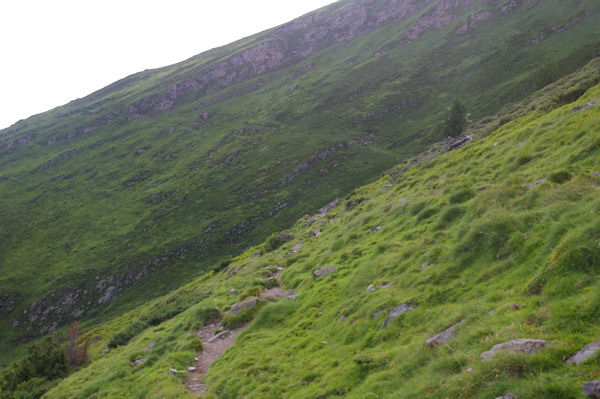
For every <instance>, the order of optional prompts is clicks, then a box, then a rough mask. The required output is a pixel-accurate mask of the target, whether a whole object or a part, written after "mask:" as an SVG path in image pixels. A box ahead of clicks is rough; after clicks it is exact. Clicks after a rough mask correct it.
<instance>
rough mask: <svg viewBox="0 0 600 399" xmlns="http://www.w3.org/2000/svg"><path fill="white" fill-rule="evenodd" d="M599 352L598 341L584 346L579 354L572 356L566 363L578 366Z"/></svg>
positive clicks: (599, 342)
mask: <svg viewBox="0 0 600 399" xmlns="http://www.w3.org/2000/svg"><path fill="white" fill-rule="evenodd" d="M599 350H600V341H596V342H592V343H591V344H589V345H586V346H584V347H583V348H582V349H581V350H580V351H579V352H577V353H576V354H574V355H573V357H571V358H570V359H569V360H567V363H570V364H579V363H581V362H585V361H586V360H588V359H589V358H591V357H593V356H594V355H595V354H596V353H598V351H599Z"/></svg>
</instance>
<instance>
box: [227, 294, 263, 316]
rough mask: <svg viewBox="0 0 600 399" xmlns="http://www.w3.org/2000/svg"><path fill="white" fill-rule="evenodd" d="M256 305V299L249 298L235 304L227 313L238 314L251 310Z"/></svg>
mask: <svg viewBox="0 0 600 399" xmlns="http://www.w3.org/2000/svg"><path fill="white" fill-rule="evenodd" d="M257 304H258V298H250V299H248V300H247V301H244V302H240V303H236V304H235V305H233V306H232V307H231V310H230V311H229V313H240V312H241V311H242V310H245V309H248V308H253V307H254V306H256V305H257Z"/></svg>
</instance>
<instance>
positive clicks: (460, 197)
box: [449, 188, 477, 204]
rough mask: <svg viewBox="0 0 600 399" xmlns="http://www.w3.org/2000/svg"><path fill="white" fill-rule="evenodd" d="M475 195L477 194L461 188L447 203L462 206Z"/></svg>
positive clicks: (471, 190)
mask: <svg viewBox="0 0 600 399" xmlns="http://www.w3.org/2000/svg"><path fill="white" fill-rule="evenodd" d="M476 194H477V193H476V192H475V190H473V189H472V188H461V189H459V190H456V191H455V192H454V193H452V195H451V196H450V199H449V202H450V203H451V204H462V203H463V202H466V201H468V200H470V199H471V198H473V197H475V195H476Z"/></svg>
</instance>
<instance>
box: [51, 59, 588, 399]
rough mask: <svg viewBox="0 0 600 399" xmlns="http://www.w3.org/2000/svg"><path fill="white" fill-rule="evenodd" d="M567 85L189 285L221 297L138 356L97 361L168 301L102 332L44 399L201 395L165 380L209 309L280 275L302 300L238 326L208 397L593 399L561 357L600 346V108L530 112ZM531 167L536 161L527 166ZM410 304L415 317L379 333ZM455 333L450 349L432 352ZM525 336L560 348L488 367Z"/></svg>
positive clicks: (138, 339) (152, 332) (188, 356)
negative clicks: (503, 347) (113, 339)
mask: <svg viewBox="0 0 600 399" xmlns="http://www.w3.org/2000/svg"><path fill="white" fill-rule="evenodd" d="M598 62H599V61H598V60H596V61H595V62H594V63H592V64H591V65H590V66H588V69H586V70H588V71H590V69H589V67H592V69H595V68H597V66H598ZM566 81H568V79H567V80H565V81H559V82H557V83H556V84H555V85H553V86H552V87H549V88H547V89H544V90H542V91H541V92H539V93H538V94H536V95H535V96H533V97H531V98H528V99H526V100H525V101H524V102H523V103H521V104H520V105H518V106H516V109H515V108H514V107H512V106H511V109H512V110H511V111H510V112H516V113H519V114H520V115H521V116H520V117H518V118H517V119H514V120H512V121H510V122H508V123H505V124H503V125H502V126H501V127H499V128H496V129H491V130H486V132H487V133H486V135H485V136H481V135H479V136H474V137H475V140H474V141H473V142H471V143H469V144H467V145H466V146H465V147H464V148H462V149H459V150H456V151H451V152H448V153H444V154H441V155H438V156H435V157H418V158H415V159H412V160H408V161H405V162H403V163H401V164H399V165H398V166H397V167H395V168H393V169H391V170H389V171H388V173H386V175H385V176H383V177H382V178H381V179H379V180H378V181H376V182H374V183H372V184H370V185H367V186H364V187H360V188H358V189H356V190H355V191H354V193H353V194H352V195H351V196H349V197H347V198H346V199H345V201H342V202H341V203H340V205H338V206H337V207H335V208H333V209H332V210H331V211H330V212H328V213H327V215H325V216H322V217H317V216H315V215H307V216H305V217H303V218H301V219H300V220H299V221H298V222H297V223H296V224H295V225H294V226H293V227H291V228H290V229H289V233H290V234H293V235H294V237H295V238H294V239H293V240H292V241H289V242H287V243H285V244H283V245H281V246H280V247H279V248H278V249H276V250H274V251H271V252H267V253H264V254H259V252H258V249H259V248H261V247H263V245H259V246H256V247H253V248H249V249H247V250H246V251H245V252H244V253H242V254H241V255H240V256H238V257H236V258H235V259H232V262H231V264H230V265H229V266H228V267H227V268H226V269H224V270H222V271H220V272H211V273H210V274H208V275H205V276H203V277H201V278H199V279H197V280H194V281H192V282H190V283H188V284H187V285H186V286H184V287H182V288H181V290H178V291H177V292H176V293H175V294H174V295H177V296H178V297H179V298H181V299H180V300H184V298H186V297H190V298H191V297H192V296H193V295H196V293H198V292H210V293H211V295H210V296H207V297H202V298H201V299H199V300H198V301H197V303H194V304H191V305H190V306H189V307H188V308H186V309H184V310H183V311H181V313H179V314H177V315H175V316H174V317H172V318H170V319H168V320H166V321H164V322H162V323H161V324H159V325H157V326H152V327H147V328H146V329H145V330H144V331H142V332H140V333H139V334H137V335H136V336H135V337H133V338H132V339H131V340H130V342H129V343H128V344H127V345H124V346H121V347H118V348H115V349H112V350H110V351H109V352H108V353H106V354H104V355H102V356H99V354H100V353H101V351H102V350H103V348H104V347H105V346H106V345H107V343H108V339H109V338H108V337H110V336H111V334H112V332H114V331H118V330H120V329H122V328H123V327H124V326H126V325H128V324H129V323H130V321H131V320H133V319H135V317H139V315H142V314H147V312H149V311H150V309H152V308H153V307H155V306H156V304H158V303H161V302H163V301H165V300H166V298H163V299H157V300H155V301H153V302H151V303H148V304H146V305H144V306H142V307H141V308H140V309H137V310H135V311H132V312H130V313H129V314H125V315H123V316H121V317H118V318H116V319H114V320H112V321H110V322H108V323H106V324H105V325H102V326H99V327H97V328H95V329H93V330H92V331H90V333H89V334H90V335H94V336H96V335H98V336H100V337H101V338H100V339H99V340H98V341H95V342H94V343H93V344H92V347H91V350H92V354H93V355H94V361H93V362H92V363H91V364H90V365H89V366H87V367H85V368H83V369H81V370H79V371H77V372H76V373H74V374H72V375H71V376H69V377H67V378H66V379H64V380H63V381H62V382H60V384H59V385H57V386H56V387H55V388H53V389H51V390H50V391H49V392H48V393H47V394H46V397H47V398H70V397H78V396H80V397H106V396H113V397H170V398H185V397H191V394H189V393H188V392H187V390H186V388H185V387H184V386H183V384H182V383H181V378H182V375H183V376H184V375H185V373H181V374H182V375H170V374H169V373H168V370H169V369H170V368H176V369H178V370H185V367H187V366H188V365H191V364H192V359H193V357H194V356H195V355H196V353H195V352H194V350H192V348H193V342H194V339H195V336H194V334H193V330H191V329H190V328H191V327H190V326H193V325H194V323H196V322H197V321H198V319H202V320H206V319H208V318H211V317H209V316H204V315H205V314H206V313H207V310H206V309H208V308H217V309H220V312H224V311H225V310H228V309H229V308H230V306H231V305H232V304H234V303H236V302H239V301H240V300H241V299H243V297H244V295H242V296H239V295H238V294H235V293H232V291H231V290H232V289H235V290H236V291H239V292H242V291H243V289H244V288H246V287H249V286H253V285H254V284H255V283H256V281H257V279H258V280H261V279H265V278H267V276H268V273H265V271H266V270H269V268H267V269H265V268H266V267H267V266H270V265H281V266H282V267H284V268H285V270H284V271H283V274H282V285H283V286H284V287H286V288H293V289H295V290H296V294H297V295H298V296H297V298H296V299H295V300H289V299H281V300H279V301H278V302H275V303H269V304H266V305H265V306H263V307H261V308H260V309H256V308H254V309H255V310H253V311H252V312H251V313H253V314H248V315H244V318H245V320H244V323H245V322H246V321H248V320H252V321H251V322H250V324H249V326H248V328H247V329H246V330H245V331H244V332H243V333H242V334H241V335H240V336H239V337H238V339H237V341H236V343H235V345H234V346H232V347H231V348H230V349H229V350H228V351H227V352H226V353H225V354H224V355H223V357H221V358H220V359H219V360H218V361H217V362H215V363H214V364H213V366H212V367H211V369H210V370H209V373H208V376H207V389H208V392H209V395H208V397H213V398H216V397H218V398H223V399H227V398H238V397H245V398H280V397H286V398H306V397H323V398H325V397H335V396H341V395H343V396H345V397H348V398H370V397H372V398H416V397H427V398H446V397H452V398H465V399H466V398H481V399H484V398H485V399H487V398H490V397H492V398H494V397H498V396H502V395H504V394H507V393H511V394H513V395H514V396H516V397H519V398H539V397H544V398H577V399H579V398H581V399H583V398H584V396H585V395H583V392H582V390H581V385H582V383H583V382H584V381H588V380H592V379H597V378H598V369H599V361H600V360H599V359H600V357H599V356H595V357H592V358H591V359H589V360H587V361H586V362H583V363H581V364H578V365H572V364H568V363H566V362H565V360H566V359H568V358H569V357H571V356H572V355H573V354H574V353H575V352H577V351H578V350H579V349H581V348H582V347H583V346H585V345H587V344H589V343H591V342H593V341H595V340H597V339H598V335H599V334H600V327H599V326H598V323H597V320H598V317H600V295H599V294H598V293H599V292H600V280H598V278H597V277H598V273H599V272H600V246H599V245H598V240H599V239H600V228H599V227H598V226H600V197H599V196H598V190H600V173H599V172H600V170H598V165H600V152H599V150H600V146H599V145H598V143H599V141H598V140H599V137H600V106H595V107H592V108H588V109H584V110H582V111H579V112H572V108H573V107H575V106H579V105H582V104H585V103H589V102H591V101H593V100H597V99H600V85H596V86H594V87H591V88H589V89H588V90H586V92H585V93H584V94H583V95H582V96H581V97H580V98H579V99H578V100H577V101H576V102H575V103H572V104H568V105H564V106H561V107H558V108H555V107H551V108H549V109H544V108H543V107H537V108H535V109H533V108H532V107H531V106H530V104H532V103H537V104H544V103H547V102H553V101H554V99H555V98H556V90H559V88H561V87H562V88H563V89H564V90H568V87H570V86H569V85H565V82H566ZM502 112H508V111H502ZM489 123H490V124H494V123H496V121H490V122H489ZM477 129H482V126H481V125H477V124H476V125H475V126H474V127H473V129H472V130H471V131H469V132H468V133H469V134H471V135H474V131H477ZM523 155H528V157H529V159H528V161H527V162H520V161H518V160H519V159H521V157H522V156H523ZM552 176H555V177H552ZM544 178H546V180H545V181H543V180H542V179H544ZM536 181H543V182H542V183H540V184H537V185H532V184H531V183H532V182H536ZM357 198H362V200H361V201H354V200H355V199H357ZM349 202H352V203H353V205H352V206H351V207H349V208H348V207H347V206H346V205H345V204H346V203H349ZM377 226H379V227H381V228H379V229H377V228H375V227H377ZM315 231H318V232H319V234H315ZM298 240H302V241H303V245H302V246H301V247H300V248H299V249H298V250H297V252H296V253H293V252H292V247H293V246H294V245H295V244H296V243H297V242H298ZM331 265H333V266H335V267H336V268H337V271H336V272H334V273H332V274H330V275H328V276H324V277H315V276H314V275H313V273H312V271H313V270H314V269H316V268H319V267H324V266H331ZM369 286H371V287H372V288H373V289H372V290H369V289H367V288H368V287H369ZM190 303H191V302H190ZM403 303H410V304H412V305H414V309H412V310H410V311H408V312H406V313H404V314H402V315H400V316H399V317H397V318H396V319H394V320H393V321H392V322H391V323H390V324H389V325H388V326H387V327H385V328H381V326H382V322H383V320H384V319H385V317H386V315H387V312H389V310H390V309H392V308H394V307H396V306H398V305H400V304H403ZM249 313H250V312H249ZM215 314H216V312H215ZM246 316H247V317H246ZM240 317H241V316H240ZM225 318H226V319H228V318H230V315H227V316H225ZM236 318H237V317H236ZM231 320H233V318H232V319H231ZM235 325H236V326H237V325H240V324H235ZM450 326H456V333H455V335H454V336H453V337H452V338H451V339H450V341H449V342H448V345H443V344H442V345H438V346H435V347H429V346H427V345H425V341H426V340H427V339H428V338H429V337H431V336H433V335H435V334H437V333H439V332H441V331H443V330H445V329H447V328H448V327H450ZM524 337H529V338H539V339H548V340H551V341H553V342H555V343H556V345H552V346H549V347H548V348H546V349H544V350H542V351H539V352H537V353H534V354H519V353H514V354H510V353H503V354H499V355H497V356H495V357H494V358H492V359H491V360H482V359H481V358H480V355H481V353H483V352H484V351H487V350H489V349H490V348H491V347H492V346H493V345H495V344H498V343H502V342H506V341H509V340H511V339H515V338H524ZM149 343H153V344H154V345H152V347H151V348H150V347H149ZM142 357H143V358H146V359H147V361H146V362H144V363H143V364H142V365H139V366H132V365H131V362H132V361H133V360H134V359H139V358H142Z"/></svg>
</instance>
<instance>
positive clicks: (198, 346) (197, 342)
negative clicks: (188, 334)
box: [187, 337, 203, 352]
mask: <svg viewBox="0 0 600 399" xmlns="http://www.w3.org/2000/svg"><path fill="white" fill-rule="evenodd" d="M187 347H188V348H190V349H191V350H193V351H194V352H200V351H201V350H202V349H203V346H202V340H201V339H200V338H197V337H193V338H192V339H191V340H190V342H188V344H187Z"/></svg>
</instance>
